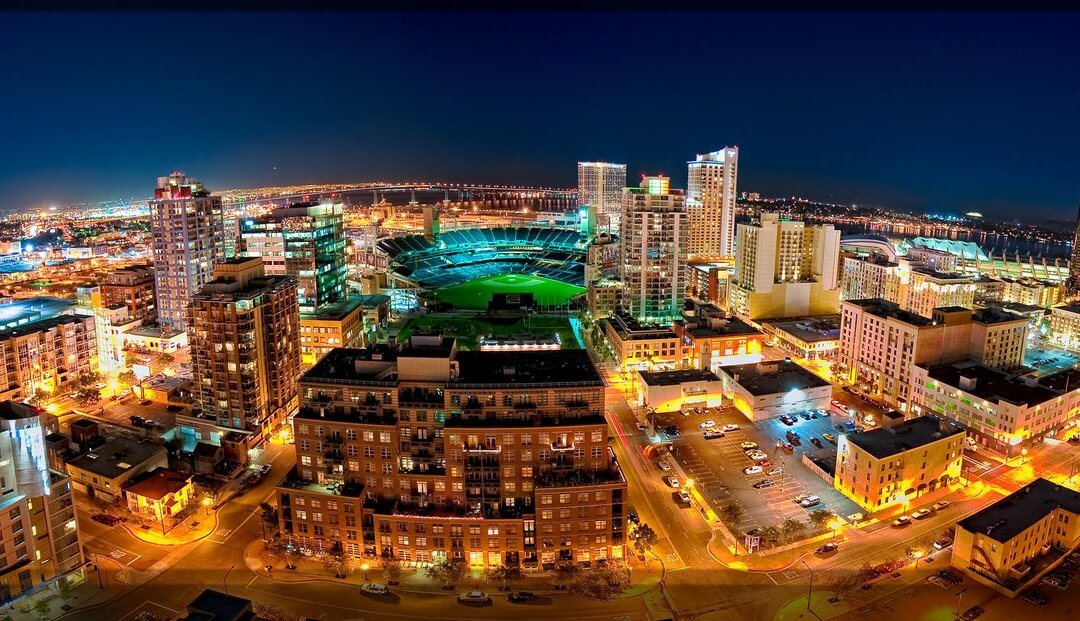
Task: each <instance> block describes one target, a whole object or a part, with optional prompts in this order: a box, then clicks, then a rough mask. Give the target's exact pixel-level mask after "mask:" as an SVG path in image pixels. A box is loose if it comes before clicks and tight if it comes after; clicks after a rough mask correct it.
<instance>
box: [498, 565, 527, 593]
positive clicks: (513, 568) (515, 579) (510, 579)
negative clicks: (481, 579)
mask: <svg viewBox="0 0 1080 621" xmlns="http://www.w3.org/2000/svg"><path fill="white" fill-rule="evenodd" d="M504 569H505V571H504V572H503V577H502V578H503V583H504V586H506V587H507V588H510V587H512V586H513V585H515V584H517V583H519V582H521V581H522V580H524V579H525V572H523V571H521V567H519V566H517V565H509V566H507V567H505V568H504Z"/></svg>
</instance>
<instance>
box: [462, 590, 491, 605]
mask: <svg viewBox="0 0 1080 621" xmlns="http://www.w3.org/2000/svg"><path fill="white" fill-rule="evenodd" d="M457 601H459V602H461V603H462V604H490V603H491V598H490V597H488V594H487V593H484V592H483V591H466V592H465V593H462V594H461V595H458V597H457Z"/></svg>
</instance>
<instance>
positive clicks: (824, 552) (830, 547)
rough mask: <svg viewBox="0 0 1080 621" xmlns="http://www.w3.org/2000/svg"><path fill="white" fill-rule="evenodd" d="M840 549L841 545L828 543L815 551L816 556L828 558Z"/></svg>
mask: <svg viewBox="0 0 1080 621" xmlns="http://www.w3.org/2000/svg"><path fill="white" fill-rule="evenodd" d="M839 549H840V544H838V543H832V542H830V543H826V544H825V545H823V546H821V547H820V548H818V549H817V550H815V551H814V554H817V555H818V556H828V555H830V554H833V553H835V552H836V551H837V550H839Z"/></svg>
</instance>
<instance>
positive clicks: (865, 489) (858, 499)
mask: <svg viewBox="0 0 1080 621" xmlns="http://www.w3.org/2000/svg"><path fill="white" fill-rule="evenodd" d="M900 418H901V417H885V418H884V420H885V421H886V425H887V426H883V427H880V428H878V429H874V430H872V431H865V432H862V433H858V434H841V435H840V437H839V438H838V442H837V448H836V472H835V475H834V479H833V487H835V488H836V489H837V490H839V491H840V493H842V494H844V495H845V496H847V497H848V498H850V499H851V500H853V501H855V503H856V504H858V505H859V506H860V507H862V508H863V509H866V510H867V511H869V512H871V513H872V512H876V511H882V510H885V509H889V508H891V507H896V506H902V507H905V509H906V507H907V506H908V505H909V504H913V503H915V501H916V500H917V499H918V498H919V496H921V495H923V494H924V493H931V492H934V491H936V490H938V489H941V488H945V487H947V486H948V485H949V484H950V483H952V482H954V481H955V480H957V479H958V478H959V477H960V466H961V462H962V461H963V457H964V430H963V428H962V427H959V426H956V425H953V424H951V423H948V422H943V421H939V420H938V419H937V418H935V417H933V416H920V417H918V418H913V419H910V420H907V421H902V422H895V423H892V422H890V421H896V420H899V419H900Z"/></svg>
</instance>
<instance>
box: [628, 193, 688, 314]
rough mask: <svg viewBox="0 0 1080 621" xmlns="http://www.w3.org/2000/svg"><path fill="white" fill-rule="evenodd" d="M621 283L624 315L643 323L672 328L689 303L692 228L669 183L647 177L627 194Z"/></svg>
mask: <svg viewBox="0 0 1080 621" xmlns="http://www.w3.org/2000/svg"><path fill="white" fill-rule="evenodd" d="M623 200H624V204H623V218H622V234H621V240H620V248H621V251H622V262H621V263H620V265H619V279H620V280H621V281H622V282H623V285H624V286H625V289H624V291H623V296H622V307H623V309H624V310H625V311H626V312H628V313H630V314H631V315H633V316H634V317H635V318H636V319H637V320H638V321H642V322H657V321H659V322H669V321H671V320H672V319H675V318H676V317H678V316H679V315H680V314H681V313H682V307H683V301H684V300H685V298H686V250H687V247H688V246H687V244H688V243H689V225H688V222H687V214H686V206H685V204H684V196H683V193H682V191H681V190H672V189H671V188H670V180H669V179H667V178H666V177H659V176H657V177H644V178H643V179H642V180H641V186H640V187H637V188H626V190H625V192H624V194H623Z"/></svg>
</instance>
